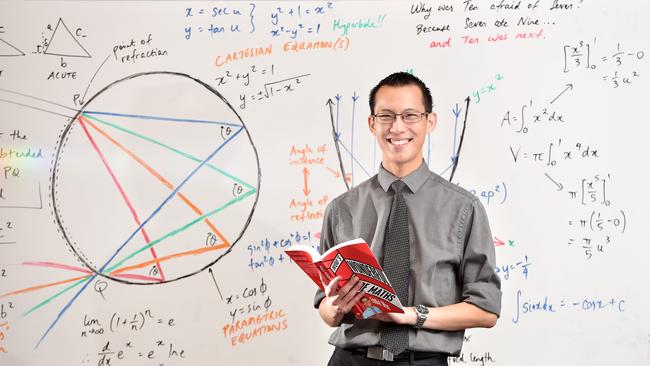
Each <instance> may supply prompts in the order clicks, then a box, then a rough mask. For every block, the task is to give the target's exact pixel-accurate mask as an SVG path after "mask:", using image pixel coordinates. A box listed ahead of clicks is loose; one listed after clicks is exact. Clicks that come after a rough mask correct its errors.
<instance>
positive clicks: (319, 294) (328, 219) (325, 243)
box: [314, 201, 336, 309]
mask: <svg viewBox="0 0 650 366" xmlns="http://www.w3.org/2000/svg"><path fill="white" fill-rule="evenodd" d="M334 202H335V201H332V202H330V203H329V204H328V205H327V207H326V208H325V214H324V215H323V227H322V228H321V231H320V253H321V254H323V253H324V252H325V251H326V250H328V249H329V248H330V247H331V246H332V244H333V243H336V240H335V237H334V227H333V226H332V225H333V223H334V217H333V216H334V211H335V209H334V204H335V203H334ZM324 297H325V292H324V291H323V290H321V289H320V288H319V289H318V290H316V294H315V295H314V307H315V308H316V309H318V307H319V306H320V302H321V301H322V300H323V298H324Z"/></svg>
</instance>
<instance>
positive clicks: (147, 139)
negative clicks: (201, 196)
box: [84, 115, 255, 189]
mask: <svg viewBox="0 0 650 366" xmlns="http://www.w3.org/2000/svg"><path fill="white" fill-rule="evenodd" d="M84 117H88V118H89V119H92V120H93V121H97V122H99V123H101V124H104V125H106V126H110V127H113V128H115V129H117V130H120V131H122V132H126V133H128V134H130V135H132V136H135V137H138V138H140V139H142V140H145V141H148V142H150V143H152V144H155V145H158V146H161V147H164V148H165V149H168V150H171V151H173V152H175V153H177V154H178V155H180V156H183V157H185V158H187V159H190V160H192V161H195V162H197V163H200V162H201V159H199V158H197V157H195V156H193V155H190V154H188V153H185V152H183V151H181V150H178V149H176V148H174V147H172V146H169V145H166V144H164V143H162V142H160V141H157V140H154V139H152V138H150V137H147V136H144V135H141V134H139V133H137V132H134V131H131V130H128V129H126V128H124V127H121V126H118V125H115V124H112V123H110V122H106V121H103V120H101V119H99V118H95V117H93V116H87V115H84ZM206 166H207V167H209V168H210V169H212V170H214V171H216V172H218V173H220V174H222V175H224V176H226V177H228V178H230V179H232V180H234V181H235V182H237V183H239V184H241V185H243V186H246V188H248V189H254V188H255V187H253V186H252V185H250V184H248V183H246V182H244V181H242V180H241V179H239V178H237V177H234V176H232V175H231V174H229V173H227V172H225V171H223V170H221V169H219V168H217V167H216V166H214V165H212V164H209V163H208V164H206Z"/></svg>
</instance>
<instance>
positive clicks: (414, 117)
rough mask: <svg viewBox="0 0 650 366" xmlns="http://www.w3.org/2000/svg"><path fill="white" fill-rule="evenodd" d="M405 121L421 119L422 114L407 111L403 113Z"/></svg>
mask: <svg viewBox="0 0 650 366" xmlns="http://www.w3.org/2000/svg"><path fill="white" fill-rule="evenodd" d="M402 117H404V120H405V121H417V120H419V119H420V115H419V114H417V113H405V114H403V115H402Z"/></svg>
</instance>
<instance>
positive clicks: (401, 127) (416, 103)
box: [368, 85, 436, 177]
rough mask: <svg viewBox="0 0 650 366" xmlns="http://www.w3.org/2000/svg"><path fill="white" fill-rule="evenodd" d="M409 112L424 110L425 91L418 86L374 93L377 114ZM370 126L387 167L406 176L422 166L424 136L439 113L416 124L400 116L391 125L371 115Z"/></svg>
mask: <svg viewBox="0 0 650 366" xmlns="http://www.w3.org/2000/svg"><path fill="white" fill-rule="evenodd" d="M408 112H414V113H424V112H425V107H424V101H423V98H422V92H421V91H420V88H418V86H417V85H405V86H395V87H394V86H382V87H381V88H379V90H378V91H377V94H376V96H375V110H374V111H373V113H374V114H375V115H376V114H384V113H386V114H402V113H408ZM368 126H369V127H370V131H371V132H372V134H373V135H375V137H376V138H377V144H378V145H379V148H380V149H381V151H382V153H383V158H382V164H383V166H384V169H386V170H388V171H389V172H391V173H393V174H394V175H396V176H398V177H403V176H405V175H408V174H409V173H411V172H413V171H414V170H416V169H417V168H418V167H419V166H420V164H421V162H422V146H423V145H424V139H425V138H426V135H427V134H428V133H429V132H431V131H432V130H433V129H434V128H435V126H436V115H435V113H429V114H427V115H424V116H422V118H421V119H420V121H419V122H415V123H406V122H404V121H403V120H402V118H401V117H400V116H398V117H397V119H396V120H395V122H393V123H389V124H382V123H378V122H377V121H376V120H375V119H373V117H372V116H370V117H368Z"/></svg>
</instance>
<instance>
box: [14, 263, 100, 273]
mask: <svg viewBox="0 0 650 366" xmlns="http://www.w3.org/2000/svg"><path fill="white" fill-rule="evenodd" d="M23 264H24V265H26V266H39V267H50V268H58V269H67V270H70V271H76V272H83V273H92V272H91V271H89V270H87V269H83V268H81V267H73V266H68V265H67V264H60V263H53V262H23Z"/></svg>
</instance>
